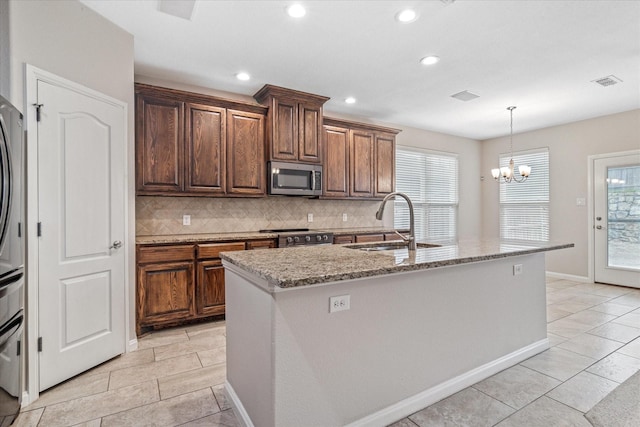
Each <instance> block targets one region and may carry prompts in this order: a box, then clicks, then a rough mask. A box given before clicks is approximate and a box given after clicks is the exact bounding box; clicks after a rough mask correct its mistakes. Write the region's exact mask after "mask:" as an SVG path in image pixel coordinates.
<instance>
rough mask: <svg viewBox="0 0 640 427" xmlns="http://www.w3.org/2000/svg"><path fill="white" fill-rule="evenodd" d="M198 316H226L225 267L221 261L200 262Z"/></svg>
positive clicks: (197, 297) (197, 299) (197, 290)
mask: <svg viewBox="0 0 640 427" xmlns="http://www.w3.org/2000/svg"><path fill="white" fill-rule="evenodd" d="M197 284H198V286H197V289H196V309H197V313H198V315H205V316H212V315H217V314H224V267H223V266H222V261H220V260H219V259H214V260H206V261H198V281H197Z"/></svg>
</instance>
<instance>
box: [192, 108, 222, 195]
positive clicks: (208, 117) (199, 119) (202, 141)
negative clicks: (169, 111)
mask: <svg viewBox="0 0 640 427" xmlns="http://www.w3.org/2000/svg"><path fill="white" fill-rule="evenodd" d="M186 116H187V120H186V126H185V127H186V136H185V139H186V150H187V152H186V160H185V175H186V176H185V190H186V191H188V192H191V193H209V194H223V193H225V191H226V188H225V178H226V177H225V170H226V167H225V163H226V159H225V151H226V119H227V116H226V110H225V109H224V108H218V107H212V106H208V105H198V104H187V105H186Z"/></svg>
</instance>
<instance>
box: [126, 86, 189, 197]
mask: <svg viewBox="0 0 640 427" xmlns="http://www.w3.org/2000/svg"><path fill="white" fill-rule="evenodd" d="M183 123H184V104H183V103H182V102H179V101H176V100H173V99H169V98H163V97H153V96H148V95H138V96H137V99H136V189H137V191H138V194H154V193H176V192H180V191H182V190H183V189H184V178H183V176H184V175H183V170H184V169H183V167H184V134H183Z"/></svg>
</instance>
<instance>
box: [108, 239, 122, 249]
mask: <svg viewBox="0 0 640 427" xmlns="http://www.w3.org/2000/svg"><path fill="white" fill-rule="evenodd" d="M121 247H122V242H121V241H120V240H116V241H115V242H113V245H111V246H109V249H120V248H121Z"/></svg>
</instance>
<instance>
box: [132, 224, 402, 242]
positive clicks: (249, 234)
mask: <svg viewBox="0 0 640 427" xmlns="http://www.w3.org/2000/svg"><path fill="white" fill-rule="evenodd" d="M311 231H326V232H330V233H333V234H334V235H335V236H339V235H345V234H347V235H348V234H376V233H393V232H394V229H393V228H374V227H371V228H334V229H326V228H322V229H319V230H313V229H312V230H311ZM400 231H403V232H404V231H406V230H400ZM276 238H278V233H261V232H259V231H239V232H235V233H199V234H166V235H154V236H136V243H137V244H139V245H151V244H156V245H157V244H163V243H167V244H168V243H198V242H215V241H218V242H222V241H230V240H251V239H276Z"/></svg>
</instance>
